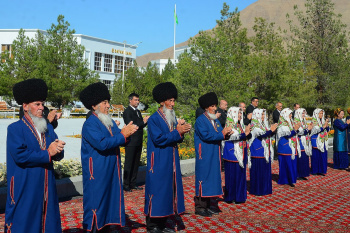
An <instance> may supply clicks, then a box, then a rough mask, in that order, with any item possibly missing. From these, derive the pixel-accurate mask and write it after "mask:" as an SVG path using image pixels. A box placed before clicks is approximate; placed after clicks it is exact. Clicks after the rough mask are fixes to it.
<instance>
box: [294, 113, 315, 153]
mask: <svg viewBox="0 0 350 233" xmlns="http://www.w3.org/2000/svg"><path fill="white" fill-rule="evenodd" d="M303 112H305V115H306V110H305V109H304V108H299V109H297V110H296V111H295V114H294V121H295V123H297V122H301V126H300V128H299V133H298V135H300V136H301V137H300V138H301V143H302V144H303V146H304V149H305V153H306V154H307V155H308V156H311V154H312V145H311V138H310V136H309V135H306V136H305V135H304V130H305V129H307V123H306V120H305V117H303ZM300 156H301V155H299V157H300Z"/></svg>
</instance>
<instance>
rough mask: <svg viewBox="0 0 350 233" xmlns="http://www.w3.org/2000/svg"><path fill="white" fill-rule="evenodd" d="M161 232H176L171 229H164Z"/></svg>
mask: <svg viewBox="0 0 350 233" xmlns="http://www.w3.org/2000/svg"><path fill="white" fill-rule="evenodd" d="M163 232H168V233H170V232H176V231H175V230H174V229H171V228H168V227H166V228H164V229H163Z"/></svg>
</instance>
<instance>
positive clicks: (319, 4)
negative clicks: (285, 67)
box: [287, 0, 349, 109]
mask: <svg viewBox="0 0 350 233" xmlns="http://www.w3.org/2000/svg"><path fill="white" fill-rule="evenodd" d="M305 7H306V11H305V12H303V11H301V10H299V9H298V7H297V6H295V7H294V9H295V12H294V14H295V15H296V17H297V20H298V24H294V22H293V21H292V20H290V19H288V22H289V24H290V29H291V32H292V34H293V35H292V45H293V47H294V49H295V50H296V51H300V52H301V55H300V57H299V59H300V61H301V62H303V63H304V66H305V67H304V68H305V70H306V73H307V74H309V75H310V76H308V77H306V78H315V79H316V82H317V86H316V91H317V95H316V101H317V102H316V104H317V106H320V107H322V108H325V109H333V108H334V107H336V106H344V105H345V102H346V100H347V96H348V94H347V93H348V92H349V82H348V77H349V62H348V57H349V52H348V34H347V32H346V30H345V28H346V25H345V24H343V23H342V22H341V15H340V14H335V13H334V3H333V2H332V1H331V0H306V3H305ZM287 17H288V15H287Z"/></svg>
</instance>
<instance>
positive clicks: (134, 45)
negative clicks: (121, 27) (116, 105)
mask: <svg viewBox="0 0 350 233" xmlns="http://www.w3.org/2000/svg"><path fill="white" fill-rule="evenodd" d="M123 43H124V52H123V74H122V94H123V93H124V71H125V53H126V52H125V45H126V40H124V41H123ZM141 43H142V41H140V42H139V43H136V44H133V45H130V46H129V47H137V46H136V45H138V44H141Z"/></svg>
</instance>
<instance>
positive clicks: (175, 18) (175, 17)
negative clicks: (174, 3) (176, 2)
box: [174, 8, 179, 24]
mask: <svg viewBox="0 0 350 233" xmlns="http://www.w3.org/2000/svg"><path fill="white" fill-rule="evenodd" d="M174 20H175V22H176V24H179V21H178V20H177V15H176V8H175V10H174Z"/></svg>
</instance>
